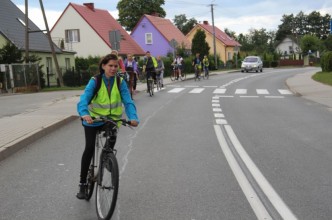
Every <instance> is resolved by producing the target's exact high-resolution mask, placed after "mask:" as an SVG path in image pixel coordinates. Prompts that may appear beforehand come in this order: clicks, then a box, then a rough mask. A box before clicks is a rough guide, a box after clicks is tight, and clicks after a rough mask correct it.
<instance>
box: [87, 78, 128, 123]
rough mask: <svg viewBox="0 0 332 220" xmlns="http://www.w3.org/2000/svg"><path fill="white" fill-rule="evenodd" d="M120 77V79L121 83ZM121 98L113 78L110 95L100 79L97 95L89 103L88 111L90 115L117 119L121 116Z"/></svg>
mask: <svg viewBox="0 0 332 220" xmlns="http://www.w3.org/2000/svg"><path fill="white" fill-rule="evenodd" d="M121 82H122V79H120V85H121ZM122 112H123V108H122V99H121V94H120V90H119V88H118V85H117V83H116V78H114V82H113V86H112V89H111V93H110V95H109V94H108V91H107V87H106V85H105V82H104V80H103V79H102V82H101V86H100V89H99V91H98V95H97V96H95V97H94V98H93V99H92V100H91V103H90V105H89V113H90V115H91V117H100V116H108V117H110V118H111V119H114V120H117V119H121V118H122Z"/></svg>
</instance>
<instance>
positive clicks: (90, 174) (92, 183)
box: [85, 160, 96, 201]
mask: <svg viewBox="0 0 332 220" xmlns="http://www.w3.org/2000/svg"><path fill="white" fill-rule="evenodd" d="M87 180H88V188H87V191H86V195H85V200H87V201H89V200H90V199H91V196H92V194H93V189H94V188H95V182H96V180H95V166H94V160H91V164H90V168H89V171H88V176H87Z"/></svg>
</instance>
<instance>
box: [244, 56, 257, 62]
mask: <svg viewBox="0 0 332 220" xmlns="http://www.w3.org/2000/svg"><path fill="white" fill-rule="evenodd" d="M244 62H248V63H255V62H257V58H255V57H247V58H245V59H244Z"/></svg>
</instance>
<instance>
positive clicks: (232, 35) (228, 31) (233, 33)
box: [224, 28, 236, 39]
mask: <svg viewBox="0 0 332 220" xmlns="http://www.w3.org/2000/svg"><path fill="white" fill-rule="evenodd" d="M224 32H225V33H226V34H227V35H228V36H230V37H231V38H233V39H236V35H235V31H232V30H230V29H228V28H225V29H224Z"/></svg>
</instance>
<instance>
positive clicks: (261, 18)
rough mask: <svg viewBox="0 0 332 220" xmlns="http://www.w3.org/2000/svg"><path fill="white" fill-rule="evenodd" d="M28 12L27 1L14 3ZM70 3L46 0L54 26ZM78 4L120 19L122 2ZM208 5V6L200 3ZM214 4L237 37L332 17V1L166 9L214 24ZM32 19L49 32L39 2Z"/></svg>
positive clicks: (225, 1) (186, 0) (169, 4)
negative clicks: (300, 18)
mask: <svg viewBox="0 0 332 220" xmlns="http://www.w3.org/2000/svg"><path fill="white" fill-rule="evenodd" d="M11 1H12V2H13V3H15V4H16V5H17V6H18V7H19V8H20V9H21V10H22V11H24V4H25V0H11ZM69 2H70V1H68V0H56V1H51V0H44V1H43V4H44V9H45V11H46V16H47V21H48V25H49V27H50V28H52V27H53V25H54V23H55V22H56V21H57V19H58V18H59V16H60V15H61V13H62V12H63V10H64V9H65V8H66V6H67V5H68V4H69ZM71 2H73V3H76V4H83V3H85V2H93V3H94V4H95V7H96V8H99V9H105V10H108V11H109V12H110V14H111V15H112V16H113V17H114V18H118V11H117V9H116V5H117V3H118V0H111V1H107V0H92V1H90V0H89V1H87V0H74V1H71ZM199 2H206V3H199ZM211 4H212V5H213V8H214V24H215V26H217V27H218V28H219V29H221V30H224V29H225V28H228V29H229V30H232V31H235V32H236V34H240V33H244V34H245V33H247V32H248V31H249V29H251V28H254V29H261V28H265V29H266V30H267V31H270V30H277V28H278V25H279V24H281V18H282V15H284V14H286V15H290V14H294V16H296V15H297V14H298V13H299V12H300V11H302V12H304V13H305V14H306V15H308V14H309V13H311V12H312V11H319V12H320V13H321V15H325V14H330V15H332V0H278V1H276V0H212V1H211V0H206V1H196V0H195V1H194V0H165V5H163V6H162V7H163V8H164V10H165V11H166V18H168V19H170V20H173V19H174V16H175V15H180V14H185V15H186V17H187V18H188V19H190V18H195V19H196V20H197V21H200V22H202V21H205V20H207V21H209V23H210V24H212V15H211ZM28 8H29V18H30V19H31V20H32V21H33V22H34V23H35V24H36V25H37V26H38V27H39V28H41V29H45V25H44V22H43V17H42V14H41V10H40V4H39V1H38V0H29V7H28Z"/></svg>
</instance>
